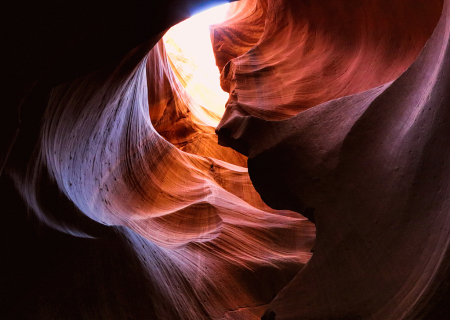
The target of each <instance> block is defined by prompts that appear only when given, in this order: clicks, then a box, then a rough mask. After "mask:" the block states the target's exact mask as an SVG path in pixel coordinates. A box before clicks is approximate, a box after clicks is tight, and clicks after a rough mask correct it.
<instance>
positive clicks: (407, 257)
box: [218, 2, 450, 319]
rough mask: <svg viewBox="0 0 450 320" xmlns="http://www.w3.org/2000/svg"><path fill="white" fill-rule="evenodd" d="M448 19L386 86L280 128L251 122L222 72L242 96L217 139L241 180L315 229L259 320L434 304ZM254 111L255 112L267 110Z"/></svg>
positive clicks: (442, 259) (443, 210)
mask: <svg viewBox="0 0 450 320" xmlns="http://www.w3.org/2000/svg"><path fill="white" fill-rule="evenodd" d="M449 11H450V6H449V2H445V6H444V11H443V15H442V17H441V20H440V22H439V24H438V26H437V27H436V29H435V31H434V33H433V35H432V37H431V39H430V40H429V41H428V43H427V45H426V47H425V49H424V50H423V51H422V52H421V54H420V56H419V57H418V59H417V60H416V61H415V62H414V64H413V65H412V66H411V67H409V68H408V70H407V71H406V72H404V73H403V74H401V75H400V76H399V77H398V78H396V79H395V80H394V81H392V82H388V83H386V84H383V85H381V86H378V87H375V88H373V89H370V90H367V91H364V92H361V93H357V94H354V95H350V96H346V97H342V98H340V99H335V100H331V101H329V102H326V103H323V104H321V105H318V106H315V107H314V108H310V109H309V110H307V111H304V112H302V113H299V114H297V115H296V116H294V117H291V118H290V119H287V120H284V121H266V120H263V119H260V118H256V117H254V116H253V114H257V115H264V111H265V110H263V111H261V112H259V113H258V110H256V111H254V110H255V109H256V106H255V107H253V106H248V105H247V104H246V103H245V102H244V101H246V100H245V99H247V97H249V96H251V95H252V94H253V93H254V91H253V90H252V89H253V88H249V89H248V91H249V93H248V95H247V93H246V89H245V88H248V87H245V88H244V87H243V86H241V87H240V85H241V84H240V80H239V79H240V74H235V75H234V76H235V79H236V80H235V81H236V88H239V87H240V88H242V89H241V91H242V93H241V94H240V93H239V92H241V91H238V94H237V98H236V101H230V102H229V107H231V108H230V109H227V114H228V116H227V117H226V118H224V119H223V120H222V123H221V125H219V128H218V132H219V135H220V133H221V132H222V130H224V129H225V130H224V133H225V137H224V138H225V139H224V140H223V141H225V142H227V141H230V142H231V144H232V145H234V146H237V149H238V150H241V151H243V152H244V153H245V154H247V155H249V161H248V165H249V173H250V176H251V178H252V181H253V183H254V185H255V187H256V189H257V190H258V192H259V193H260V194H261V195H262V197H263V199H264V200H265V201H266V203H268V204H269V205H271V206H272V207H275V208H278V209H292V210H296V211H298V212H302V213H304V214H305V215H307V216H308V217H309V218H310V219H311V220H312V221H315V224H316V227H317V239H316V245H315V250H314V255H313V257H312V259H311V260H310V261H309V263H308V265H307V266H306V267H305V268H304V269H302V271H301V272H299V274H298V275H297V276H296V277H295V278H294V280H293V281H292V282H290V283H289V285H288V286H286V287H285V288H284V289H283V290H282V291H281V292H280V293H279V294H278V295H277V297H276V298H275V299H274V300H273V301H272V303H271V304H270V306H269V310H268V311H267V312H266V315H265V317H264V319H273V317H274V316H275V315H276V317H275V319H369V318H370V319H418V318H422V317H424V310H426V308H427V306H428V305H429V304H430V301H432V299H434V298H436V296H437V294H436V290H437V288H438V287H439V286H440V285H441V281H442V276H443V274H445V273H447V272H448V267H449V265H448V259H447V258H446V257H447V255H448V237H449V234H448V233H449V231H448V222H447V220H448V214H449V212H450V207H449V206H448V201H447V197H446V193H447V192H449V190H448V183H447V182H446V180H447V178H446V176H447V173H446V172H447V170H448V169H447V168H448V163H447V160H446V159H448V155H447V147H446V146H447V145H448V138H447V136H448V133H447V131H448V130H449V129H450V128H449V126H448V121H447V120H446V119H447V118H448V115H447V113H448V108H447V98H446V93H445V92H446V89H445V88H446V87H447V86H448V61H447V60H448V59H449V57H450V56H449V53H448V43H449V42H448V41H449V36H450V27H449V22H448V21H449V20H448V15H449ZM286 12H288V13H289V12H291V11H286ZM266 28H267V24H266ZM390 34H391V33H390ZM387 37H389V34H388V35H387ZM337 41H340V40H339V39H337ZM316 42H317V43H319V44H320V39H316ZM378 43H380V42H378ZM381 43H383V41H381ZM367 44H368V45H369V46H370V45H371V44H370V40H368V41H367ZM331 46H332V47H333V45H331ZM396 49H397V50H400V51H401V50H403V47H402V46H396ZM361 52H365V50H364V49H361ZM388 52H390V56H391V57H395V56H396V54H395V53H396V51H395V50H393V49H389V51H388ZM369 53H370V54H373V51H370V52H369ZM411 55H412V56H413V54H412V53H411ZM385 56H386V57H388V55H385ZM407 57H408V55H406V58H407ZM240 59H241V58H238V59H237V62H236V65H239V63H240ZM243 59H244V60H245V58H243ZM318 59H319V60H320V59H321V57H319V58H318ZM344 60H345V59H344ZM339 61H341V60H339ZM389 61H390V62H391V63H392V60H389ZM407 61H410V60H409V59H408V58H407V59H406V61H405V64H403V66H402V64H400V66H402V68H403V69H404V68H405V67H406V66H407V63H406V62H407ZM231 63H232V64H233V63H235V62H234V60H232V62H231ZM378 63H380V64H381V65H382V64H383V63H385V61H380V60H378ZM322 66H323V64H322ZM395 66H396V67H399V64H397V63H396V64H395ZM378 68H380V69H379V70H385V69H386V68H381V66H380V65H378ZM241 69H242V68H241ZM241 69H240V70H241ZM224 70H225V72H226V68H225V69H224ZM230 70H231V69H230ZM233 70H234V69H233ZM236 70H237V68H236ZM273 70H274V72H273V73H274V74H278V69H277V68H276V67H275V68H274V69H273ZM391 70H392V71H395V72H399V71H402V70H401V69H400V68H399V69H397V70H395V68H392V69H391ZM356 71H357V72H361V71H362V72H363V74H365V75H366V77H367V78H366V81H363V80H360V81H359V83H358V84H359V85H363V86H364V85H367V84H369V83H373V82H372V81H373V80H374V79H371V78H370V77H369V76H367V73H366V68H365V66H364V65H363V66H362V67H361V66H360V68H359V69H358V70H356ZM249 74H252V73H249ZM259 74H260V73H259V71H258V72H257V76H255V78H258V80H259V81H261V82H263V81H264V75H263V76H261V78H262V79H260V78H259ZM282 74H286V73H282ZM387 75H389V74H387ZM397 75H398V74H397ZM391 76H394V75H391ZM250 77H251V76H247V77H246V79H248V78H250ZM286 77H287V79H289V80H290V78H289V73H287V76H286ZM322 78H323V79H324V80H326V77H322ZM294 79H295V78H294ZM384 79H385V80H388V79H386V78H384ZM241 81H242V80H241ZM282 83H283V82H282ZM294 83H295V82H294ZM340 84H341V83H340V82H337V83H336V85H337V86H339V85H340ZM297 85H298V83H297ZM300 86H301V85H300ZM270 88H271V89H272V90H273V91H275V90H277V88H278V92H279V93H281V94H284V92H286V91H285V87H282V86H281V87H277V86H275V85H274V86H272V87H270ZM347 88H349V89H352V88H351V82H350V84H349V87H347ZM324 89H325V88H324ZM334 89H335V87H334V85H333V87H332V88H330V89H329V90H334ZM353 89H354V88H353ZM327 90H328V88H327ZM236 91H237V89H236ZM358 91H359V90H358ZM287 92H289V90H288V91H287ZM241 97H243V98H242V100H243V101H242V100H241ZM269 101H270V100H269ZM272 101H274V100H272ZM265 102H266V104H262V105H261V109H268V108H269V106H268V103H269V102H267V100H265ZM299 105H300V104H299ZM299 105H298V106H299ZM241 106H242V107H241ZM281 107H282V106H281ZM279 108H280V105H277V104H274V105H273V106H272V109H273V110H275V111H276V110H278V109H279ZM239 110H245V113H243V114H239ZM247 112H248V113H250V114H252V115H248V113H247ZM229 137H231V138H232V139H234V140H231V139H230V138H229Z"/></svg>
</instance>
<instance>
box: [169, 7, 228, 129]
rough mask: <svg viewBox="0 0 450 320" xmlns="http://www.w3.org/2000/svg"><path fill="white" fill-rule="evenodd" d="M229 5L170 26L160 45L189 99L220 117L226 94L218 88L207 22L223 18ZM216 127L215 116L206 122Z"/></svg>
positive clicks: (216, 70) (226, 97) (218, 74)
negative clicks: (163, 47)
mask: <svg viewBox="0 0 450 320" xmlns="http://www.w3.org/2000/svg"><path fill="white" fill-rule="evenodd" d="M229 6H230V4H229V3H227V4H224V5H220V6H217V7H214V8H212V9H209V10H206V11H204V12H201V13H199V14H196V15H194V16H193V17H191V18H189V19H187V20H185V21H183V22H181V23H179V24H177V25H176V26H174V27H172V28H171V29H170V30H169V31H168V32H167V33H166V34H165V36H164V38H163V39H164V44H165V47H166V51H167V54H168V56H169V59H170V60H171V63H172V66H173V67H174V68H175V69H176V70H175V73H176V74H177V76H178V78H179V80H180V81H181V83H182V84H183V86H184V88H185V90H186V91H187V92H188V93H189V94H190V95H191V96H192V98H193V100H194V101H195V102H196V103H197V104H198V105H200V106H202V107H203V108H205V109H207V110H209V111H211V112H213V113H215V114H217V115H218V118H220V117H221V116H222V114H223V113H224V111H225V103H226V102H227V100H228V93H226V92H224V91H222V89H221V88H220V73H219V69H218V68H217V66H216V63H215V59H214V53H213V50H212V45H211V38H210V32H209V25H211V24H217V23H220V22H222V21H224V20H225V18H226V13H227V11H228V8H229ZM208 122H209V123H208V124H209V125H212V126H214V127H215V126H217V124H218V121H217V117H215V120H214V119H211V121H208Z"/></svg>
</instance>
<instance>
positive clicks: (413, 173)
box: [0, 0, 450, 320]
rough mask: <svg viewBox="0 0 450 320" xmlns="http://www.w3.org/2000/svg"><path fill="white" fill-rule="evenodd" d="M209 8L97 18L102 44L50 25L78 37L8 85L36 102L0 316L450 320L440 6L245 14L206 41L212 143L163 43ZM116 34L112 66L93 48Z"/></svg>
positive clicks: (364, 4)
mask: <svg viewBox="0 0 450 320" xmlns="http://www.w3.org/2000/svg"><path fill="white" fill-rule="evenodd" d="M202 4H203V3H202V1H168V2H167V3H164V4H161V5H158V6H160V7H156V5H155V8H156V9H157V10H156V9H155V10H154V11H151V12H150V11H148V12H147V13H145V14H148V15H149V19H150V20H152V19H151V18H152V17H153V18H155V19H154V20H152V21H153V22H151V23H150V25H149V26H147V27H143V26H142V25H145V23H144V22H142V21H141V20H136V21H134V22H133V21H132V20H133V19H132V18H133V14H132V13H133V10H134V11H135V13H136V16H139V17H142V15H144V16H145V14H144V13H143V12H142V10H144V9H145V8H146V7H145V6H144V7H145V8H144V7H140V6H139V5H138V4H136V3H133V5H131V4H130V7H129V8H128V9H129V10H128V11H126V12H124V14H123V16H122V17H123V20H121V21H120V23H119V22H114V19H107V18H106V17H116V15H115V13H117V15H118V16H120V11H121V10H122V9H121V8H123V6H121V5H118V6H110V7H109V9H108V10H107V11H105V12H103V13H102V10H100V13H98V15H100V16H101V17H103V18H104V19H100V20H99V21H103V22H104V25H103V26H102V28H99V29H95V30H96V32H95V34H91V33H90V32H91V29H92V28H90V27H85V28H84V29H83V27H82V25H81V24H76V23H74V22H73V21H72V20H67V19H63V18H61V19H56V18H55V19H53V18H51V17H48V15H47V16H46V17H47V19H48V25H45V28H44V29H45V30H47V31H49V30H50V31H51V30H53V29H52V28H57V27H58V26H60V29H59V31H61V32H63V31H64V30H66V29H64V28H63V27H64V26H65V27H66V28H69V26H70V24H71V23H73V25H74V26H76V28H74V30H76V29H77V28H78V29H79V30H78V31H77V32H79V34H80V36H79V37H76V38H74V39H72V40H70V41H69V40H67V41H65V40H64V41H65V42H64V41H63V43H64V45H61V47H58V46H55V45H53V46H52V47H51V48H53V50H54V52H53V53H52V55H51V56H49V57H46V55H45V54H41V52H40V51H39V50H37V51H36V55H37V57H38V58H39V59H41V61H42V65H38V66H36V68H37V69H36V70H38V69H39V70H38V71H36V70H33V69H30V68H29V64H32V62H33V61H34V60H30V61H28V62H26V63H25V64H24V66H23V68H22V69H21V70H22V71H21V72H22V73H23V74H26V75H27V77H24V78H23V81H22V82H20V81H12V82H11V84H10V85H9V86H6V87H5V88H6V89H8V88H10V87H14V88H16V90H15V91H10V92H7V90H6V91H5V96H6V101H7V102H11V101H16V100H17V99H18V97H21V95H23V93H20V92H22V91H21V90H23V89H24V88H25V87H26V86H31V88H32V89H30V91H29V93H28V96H27V97H26V98H25V99H24V101H23V103H22V110H21V113H20V120H21V127H20V130H19V133H18V134H17V139H16V138H13V139H12V141H14V140H15V143H14V144H13V145H12V147H11V144H10V141H11V139H10V138H9V137H10V136H14V135H15V132H16V129H17V128H15V127H14V123H13V125H12V129H11V130H9V131H8V133H9V134H10V135H9V136H5V137H6V138H5V139H6V140H5V141H6V142H7V143H6V144H5V145H6V149H8V150H10V151H11V154H10V156H9V158H8V163H7V165H6V172H7V173H8V176H6V175H2V176H1V177H0V190H1V191H2V195H3V196H2V198H1V199H0V200H1V203H0V204H1V208H2V210H3V213H4V214H2V219H5V222H4V221H3V220H2V222H3V223H2V225H3V226H5V227H4V230H3V231H4V232H3V233H2V236H5V238H4V240H3V239H2V241H3V242H7V243H8V244H10V245H8V246H7V248H6V249H3V251H2V256H3V257H6V258H5V261H9V262H10V263H8V265H10V266H11V267H10V268H9V269H7V270H8V271H7V272H5V276H6V277H5V278H6V279H5V283H6V286H2V288H6V290H8V295H5V296H8V297H11V298H10V299H11V300H10V302H9V303H7V306H8V307H9V308H10V309H7V311H5V312H6V313H5V314H7V315H8V312H9V314H11V316H10V317H9V319H16V318H17V319H61V318H67V319H70V318H77V319H78V318H79V319H125V318H135V319H174V320H178V319H260V318H261V316H262V317H263V319H271V320H273V319H277V320H280V319H380V320H381V319H382V320H384V319H392V320H394V319H395V320H397V319H443V317H444V318H445V314H446V310H447V309H445V305H446V304H448V297H449V293H448V292H449V288H448V287H447V285H446V281H447V280H446V279H447V278H448V267H449V266H448V261H450V260H449V258H448V253H449V251H448V221H447V220H448V212H449V209H450V208H449V207H448V201H447V196H446V192H448V190H447V189H448V183H447V182H446V180H447V177H448V176H447V173H446V171H447V167H448V166H447V161H448V160H447V159H448V158H449V157H448V156H447V145H448V141H447V140H448V138H447V137H448V134H447V131H448V129H449V128H448V123H449V121H446V119H447V117H448V116H447V115H446V114H447V113H448V112H447V108H446V106H447V104H448V103H447V96H448V94H447V92H446V88H447V86H448V83H447V82H448V75H447V73H448V71H447V69H448V63H447V62H448V61H447V60H448V52H447V51H448V48H447V45H448V40H449V35H450V31H449V30H450V29H449V25H448V15H449V13H450V7H449V6H450V4H449V1H445V2H444V1H440V0H434V1H423V0H414V1H406V0H405V1H404V0H395V1H392V0H391V1H387V0H386V1H385V0H379V1H338V0H329V1H325V2H320V3H319V2H317V1H306V0H304V1H293V0H268V1H266V0H261V1H257V0H247V1H241V2H238V3H237V4H235V5H234V9H233V11H232V12H231V13H230V18H229V19H228V20H227V21H225V22H224V23H223V24H221V25H215V26H213V27H212V28H211V32H212V42H213V48H214V50H215V55H216V61H217V66H218V67H219V69H221V70H222V79H221V80H222V86H223V88H225V89H227V90H228V91H229V92H230V99H229V101H228V103H227V109H226V112H225V115H224V117H223V118H222V121H221V123H220V125H219V126H218V128H216V131H217V133H218V137H217V135H216V134H215V133H214V130H215V129H214V128H212V127H211V126H208V123H210V121H209V120H208V119H211V117H212V118H215V117H217V116H216V115H214V114H212V113H211V112H208V111H207V110H206V109H204V108H202V107H201V106H199V105H196V104H195V102H193V101H192V99H190V97H189V96H188V95H187V94H186V93H185V92H184V90H183V87H182V85H181V84H180V83H179V80H178V79H177V77H176V76H175V74H174V72H173V70H172V69H171V66H170V62H169V60H168V59H167V56H166V53H165V50H164V45H163V42H162V41H159V39H160V38H161V36H162V34H163V32H162V31H163V30H164V29H165V28H167V27H169V26H170V25H173V24H174V23H175V22H177V21H180V20H181V19H182V18H183V17H187V16H188V15H189V13H190V12H191V11H192V9H193V8H195V7H196V6H200V5H202ZM122 5H124V4H122ZM124 6H125V5H124ZM442 7H443V9H442ZM82 8H84V7H83V3H81V4H80V7H79V8H76V9H74V14H73V16H74V17H75V16H77V15H76V13H77V12H78V11H80V12H81V11H83V10H81V9H82ZM43 9H45V8H43ZM66 9H67V8H66ZM66 9H65V11H64V10H63V9H61V8H60V7H59V6H56V7H55V10H56V13H60V14H61V17H64V13H66V14H67V12H66V11H67V10H66ZM147 9H148V8H147ZM39 10H41V8H36V10H35V11H36V12H35V13H36V14H37V17H38V18H36V19H37V20H33V21H37V23H36V24H37V27H36V28H37V29H36V33H35V34H34V36H32V35H31V36H30V35H28V36H27V37H28V38H29V37H31V38H33V37H35V38H33V39H34V40H33V41H37V40H36V39H39V36H40V35H41V33H39V32H38V31H39V30H43V29H42V28H40V26H41V25H40V23H42V21H41V20H39V19H40V18H39V17H40V16H39V15H38V13H39ZM16 11H17V10H16ZM16 11H14V10H13V11H8V12H10V13H11V12H12V13H11V16H14V14H13V13H14V12H16ZM138 11H139V12H138ZM17 12H19V11H17ZM17 12H16V13H17ZM442 12H443V13H442ZM441 13H442V15H441ZM25 16H26V15H25ZM56 16H57V15H56ZM92 17H95V14H94V15H93V16H87V17H86V21H87V22H86V26H93V25H95V24H92V23H90V22H89V21H90V19H91V18H92ZM439 17H440V20H439ZM13 20H14V19H11V20H4V21H7V23H10V24H12V23H13V22H11V21H13ZM128 20H129V21H130V24H127V21H128ZM438 20H439V23H438ZM19 21H20V20H19ZM436 24H437V27H436ZM118 25H121V26H124V27H123V29H122V30H123V33H121V32H116V33H115V37H116V42H117V43H116V45H118V48H120V50H118V51H117V52H116V53H115V54H113V55H112V56H111V57H110V58H108V57H107V55H106V54H105V50H106V49H110V50H113V49H111V48H113V47H114V45H113V44H111V43H108V44H105V41H106V40H105V41H99V42H98V43H97V44H96V43H95V41H93V40H92V39H95V37H96V36H95V35H104V36H105V37H106V35H107V34H108V30H109V27H108V26H110V27H112V26H115V27H116V28H117V26H118ZM49 26H52V27H49ZM139 26H140V27H142V28H143V29H141V30H142V31H141V32H139V31H138V29H139V28H138V27H139ZM69 29H70V28H69ZM55 30H57V31H58V29H55ZM114 30H116V29H114ZM433 30H434V31H433ZM50 31H49V35H50V36H49V37H50V38H51V39H53V38H54V37H53V35H54V34H53V33H52V32H50ZM59 31H58V32H59ZM132 31H133V32H135V34H134V36H133V37H132V38H129V35H130V34H131V33H132ZM55 32H56V31H55ZM58 32H56V33H58ZM77 32H75V31H74V33H73V34H77ZM42 34H46V33H45V32H44V33H42ZM83 34H86V35H92V37H93V38H92V39H91V38H86V39H90V40H89V41H88V40H86V41H84V40H83V37H82V36H81V35H83ZM430 36H431V38H430ZM27 37H25V36H24V39H25V40H26V39H28V38H27ZM52 37H53V38H52ZM10 38H11V37H10ZM10 38H8V39H7V40H8V41H9V40H11V39H12V38H11V39H10ZM50 38H49V39H50ZM105 39H109V40H111V36H109V37H108V38H105ZM428 39H429V40H428ZM91 40H92V41H91ZM427 40H428V42H427V44H426V45H425V42H426V41H427ZM11 41H12V40H11ZM49 41H50V40H49ZM106 42H108V41H106ZM7 43H9V42H7ZM33 43H34V42H33ZM44 43H45V42H44ZM139 44H140V45H139ZM424 45H425V47H424ZM73 46H77V47H79V48H78V49H77V50H71V48H72V49H73ZM105 46H106V47H105ZM95 49H97V51H96V50H95ZM48 50H50V48H49V49H48ZM86 50H87V51H86ZM13 51H14V50H13ZM85 51H86V52H85ZM80 52H83V55H82V54H80ZM88 52H90V54H91V55H92V57H90V58H89V59H87V60H85V59H84V58H83V57H84V56H85V55H87V56H89V54H88ZM125 52H128V54H127V55H126V56H125V57H124V56H123V55H124V53H125ZM22 54H23V53H22ZM121 54H122V55H121ZM11 55H12V54H11ZM23 55H25V54H23ZM20 57H22V56H21V55H20V56H18V58H20ZM55 57H58V59H56V58H55ZM61 57H64V59H62V58H61ZM38 58H36V59H37V60H39V59H38ZM69 58H71V59H69ZM119 58H121V59H122V60H121V61H122V62H120V63H118V62H117V61H119V60H120V59H119ZM30 59H31V58H30ZM46 59H48V60H46ZM52 59H53V60H52ZM103 59H105V60H103ZM54 61H56V62H54ZM64 61H71V62H73V65H72V66H70V67H65V65H66V64H65V63H63V62H64ZM13 66H14V67H15V68H19V66H18V64H17V63H16V64H14V65H13ZM41 66H45V67H42V68H41ZM105 66H106V68H105ZM108 66H109V67H108ZM111 66H112V67H111ZM2 67H3V65H2ZM27 68H28V69H27ZM10 69H11V70H13V67H11V68H10ZM19 69H20V68H19ZM41 69H42V70H49V71H48V73H45V72H43V71H42V70H41ZM5 70H9V69H7V68H6V69H5ZM87 73H89V74H88V75H86V74H87ZM3 74H5V73H3ZM19 74H20V73H19ZM41 74H44V75H43V76H42V75H41ZM80 76H81V77H80ZM39 77H40V78H39ZM30 79H31V80H30ZM19 82H20V85H19V84H17V83H19ZM32 83H34V84H32ZM13 84H17V86H16V85H13ZM47 93H49V95H48V96H47ZM13 114H14V112H13ZM6 119H8V118H7V117H6ZM216 120H217V119H216ZM218 139H219V142H220V143H221V144H223V145H226V146H229V147H233V148H234V150H233V149H231V148H227V147H223V146H219V145H218V144H217V140H218ZM1 147H2V148H3V145H2V146H1ZM2 150H4V149H2ZM5 154H9V151H8V152H7V153H2V156H3V155H5ZM244 155H245V156H244ZM246 156H248V159H247V157H246ZM4 158H5V159H6V158H7V157H4ZM247 160H248V169H247V167H246V164H247ZM9 177H11V178H12V180H13V181H14V186H12V184H11V181H10V180H9ZM250 179H251V180H250ZM14 188H15V189H14ZM255 188H256V190H255ZM16 189H17V190H18V191H19V192H20V196H21V198H19V196H18V194H17V192H16V191H15V190H16ZM263 200H264V202H263ZM268 205H269V206H270V207H269V206H268ZM10 208H12V209H10ZM289 210H292V211H289ZM28 211H32V212H33V213H34V215H33V216H36V217H37V218H38V220H39V223H43V225H42V226H41V227H40V228H39V229H37V228H35V227H34V226H33V225H34V222H33V221H32V220H31V218H27V212H28ZM293 211H296V212H297V213H296V212H293ZM300 213H301V214H302V215H303V216H302V215H300ZM30 217H31V216H30ZM305 217H307V218H308V219H309V220H310V221H308V220H307V219H306V218H305ZM313 223H314V224H315V227H314V224H313ZM316 228H317V239H316ZM311 251H313V252H314V254H313V255H312V253H311ZM311 255H312V258H311ZM439 299H440V300H439ZM23 304H26V305H27V306H28V308H23V306H22V305H23ZM442 310H443V311H442ZM263 314H264V315H263Z"/></svg>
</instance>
